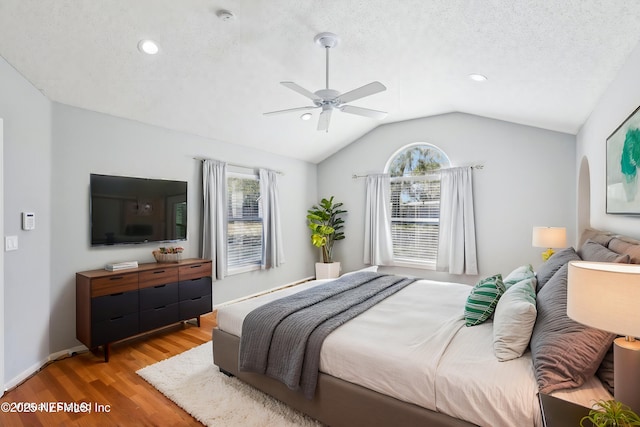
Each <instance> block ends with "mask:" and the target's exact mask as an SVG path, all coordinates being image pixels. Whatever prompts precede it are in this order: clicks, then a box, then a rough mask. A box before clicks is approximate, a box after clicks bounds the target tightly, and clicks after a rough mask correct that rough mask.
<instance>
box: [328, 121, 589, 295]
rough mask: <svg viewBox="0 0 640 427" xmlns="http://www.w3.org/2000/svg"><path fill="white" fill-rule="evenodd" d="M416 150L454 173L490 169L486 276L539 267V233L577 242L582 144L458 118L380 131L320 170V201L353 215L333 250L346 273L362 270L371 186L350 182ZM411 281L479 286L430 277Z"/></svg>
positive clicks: (484, 207) (478, 190)
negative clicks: (434, 151) (556, 229)
mask: <svg viewBox="0 0 640 427" xmlns="http://www.w3.org/2000/svg"><path fill="white" fill-rule="evenodd" d="M413 142H428V143H432V144H435V145H437V146H438V147H440V148H441V149H442V150H444V151H445V152H446V153H447V155H448V156H449V158H450V159H451V161H452V163H453V164H454V165H465V164H475V163H482V164H484V169H482V170H477V171H474V172H473V176H474V198H475V201H474V205H475V215H476V217H475V219H476V237H477V249H478V263H479V275H480V276H487V275H491V274H495V273H503V274H507V273H509V272H510V271H511V270H512V269H513V268H515V267H517V266H518V265H522V264H524V263H532V264H533V265H534V267H535V266H536V265H539V264H540V263H541V258H540V253H541V251H542V250H541V249H538V248H532V247H531V232H532V227H533V226H537V225H544V226H564V227H567V232H568V240H569V243H571V242H573V241H574V239H575V236H574V234H573V229H574V226H575V209H576V208H575V182H576V177H575V176H576V173H575V137H574V136H573V135H568V134H563V133H558V132H551V131H546V130H543V129H538V128H533V127H528V126H522V125H517V124H514V123H508V122H503V121H499V120H492V119H486V118H482V117H478V116H473V115H468V114H461V113H452V114H445V115H440V116H434V117H427V118H422V119H416V120H410V121H406V122H399V123H392V124H388V125H383V126H380V127H378V128H376V129H374V130H373V131H372V132H370V133H368V134H367V135H364V136H363V137H362V138H360V139H359V140H357V141H355V142H354V143H352V144H351V145H349V146H348V147H346V148H344V149H343V150H341V151H340V152H338V153H336V154H335V155H333V156H331V157H330V158H328V159H327V160H325V161H323V162H322V163H320V165H319V167H318V194H319V196H320V197H329V196H335V197H336V199H337V200H338V201H342V202H344V203H345V207H346V209H347V210H348V211H349V213H348V216H347V218H346V224H345V234H346V239H345V240H343V241H341V242H338V243H336V246H335V249H334V250H335V252H336V257H335V258H336V259H337V260H340V261H342V263H343V267H344V269H345V270H353V269H356V268H359V267H362V266H363V247H362V246H363V245H362V242H363V235H364V230H363V221H364V199H365V180H364V179H352V178H351V176H352V175H353V174H357V175H366V174H369V173H380V172H382V171H383V169H384V166H385V164H386V162H387V160H388V159H389V157H390V156H391V155H392V154H393V153H394V152H395V151H396V150H398V149H399V148H401V147H403V146H405V145H407V144H410V143H413ZM387 270H388V271H398V272H405V273H407V271H406V270H400V269H387ZM408 273H410V274H414V275H417V276H421V277H429V278H437V279H442V280H455V281H463V282H467V283H470V282H473V281H475V280H477V277H474V276H453V277H450V276H449V275H445V274H441V273H435V272H432V271H428V270H411V271H409V272H408Z"/></svg>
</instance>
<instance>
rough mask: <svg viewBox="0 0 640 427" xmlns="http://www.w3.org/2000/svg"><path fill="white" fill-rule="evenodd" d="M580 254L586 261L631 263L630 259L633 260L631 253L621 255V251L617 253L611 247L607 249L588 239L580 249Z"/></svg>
mask: <svg viewBox="0 0 640 427" xmlns="http://www.w3.org/2000/svg"><path fill="white" fill-rule="evenodd" d="M578 255H579V256H580V258H582V259H583V260H585V261H596V262H619V263H623V264H629V261H630V260H631V258H630V257H629V255H626V254H624V255H620V254H619V253H616V252H614V251H612V250H611V249H607V248H605V247H604V246H602V245H601V244H599V243H596V242H594V241H593V240H587V241H586V242H584V245H582V247H581V248H580V249H579V250H578Z"/></svg>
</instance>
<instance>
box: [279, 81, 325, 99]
mask: <svg viewBox="0 0 640 427" xmlns="http://www.w3.org/2000/svg"><path fill="white" fill-rule="evenodd" d="M280 84H281V85H282V86H285V87H288V88H289V89H291V90H293V91H295V92H298V93H299V94H300V95H302V96H306V97H307V98H309V99H312V100H314V101H315V100H316V99H320V97H318V95H316V94H315V93H313V92H310V91H308V90H307V89H305V88H303V87H302V86H300V85H298V84H296V83H294V82H280Z"/></svg>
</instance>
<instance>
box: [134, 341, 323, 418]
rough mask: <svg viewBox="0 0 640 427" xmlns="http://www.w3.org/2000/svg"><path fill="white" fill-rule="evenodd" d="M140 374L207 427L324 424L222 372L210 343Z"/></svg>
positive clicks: (148, 367) (157, 364)
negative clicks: (214, 360) (215, 360)
mask: <svg viewBox="0 0 640 427" xmlns="http://www.w3.org/2000/svg"><path fill="white" fill-rule="evenodd" d="M137 374H138V375H140V376H141V377H142V378H144V379H145V380H147V382H149V383H150V384H151V385H152V386H154V387H155V388H156V389H158V390H159V391H160V392H162V394H164V395H165V396H167V397H168V398H169V399H171V400H172V401H173V402H175V403H176V404H177V405H178V406H180V407H181V408H182V409H184V410H185V411H187V412H188V413H189V414H191V415H192V416H193V417H194V418H195V419H197V420H198V421H200V422H201V423H202V424H204V425H207V426H216V427H227V426H229V427H235V426H243V427H244V426H256V427H264V426H278V427H280V426H282V427H284V426H292V427H293V426H304V427H307V426H308V427H318V426H321V424H320V423H318V422H316V421H314V420H312V419H311V418H309V417H307V416H305V415H303V414H301V413H300V412H297V411H295V410H294V409H291V408H290V407H288V406H287V405H285V404H283V403H281V402H279V401H277V400H276V399H274V398H272V397H271V396H268V395H266V394H265V393H262V392H261V391H259V390H256V389H254V388H253V387H251V386H249V385H247V384H244V383H243V382H241V381H240V380H238V379H237V378H229V377H227V376H226V375H224V374H223V373H221V372H220V371H219V370H218V367H217V366H216V365H214V364H213V356H212V348H211V342H208V343H204V344H202V345H200V346H198V347H195V348H192V349H191V350H188V351H186V352H184V353H181V354H179V355H177V356H174V357H171V358H169V359H166V360H163V361H160V362H158V363H154V364H153V365H149V366H147V367H145V368H142V369H140V370H139V371H137Z"/></svg>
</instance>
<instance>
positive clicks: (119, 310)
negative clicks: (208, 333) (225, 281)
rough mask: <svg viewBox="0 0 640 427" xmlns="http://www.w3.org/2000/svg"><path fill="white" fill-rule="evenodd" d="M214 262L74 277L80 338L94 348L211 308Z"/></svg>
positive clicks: (197, 261) (85, 273)
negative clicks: (212, 267) (212, 268)
mask: <svg viewBox="0 0 640 427" xmlns="http://www.w3.org/2000/svg"><path fill="white" fill-rule="evenodd" d="M211 292H212V288H211V261H210V260H203V259H186V260H183V261H180V262H179V263H155V262H154V263H149V264H140V266H139V267H138V268H133V269H128V270H121V271H113V272H111V271H107V270H91V271H82V272H79V273H76V338H78V340H80V342H82V343H83V344H84V345H86V346H87V347H88V348H90V349H95V348H97V347H99V346H103V347H104V360H105V362H108V361H109V344H110V343H112V342H114V341H118V340H122V339H125V338H128V337H131V336H133V335H137V334H140V333H143V332H147V331H150V330H152V329H157V328H161V327H163V326H167V325H170V324H173V323H177V322H181V321H183V320H189V319H196V320H197V322H198V326H200V316H201V315H202V314H205V313H209V312H210V311H211V309H212V298H211Z"/></svg>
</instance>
